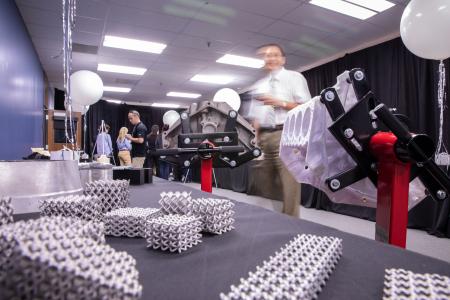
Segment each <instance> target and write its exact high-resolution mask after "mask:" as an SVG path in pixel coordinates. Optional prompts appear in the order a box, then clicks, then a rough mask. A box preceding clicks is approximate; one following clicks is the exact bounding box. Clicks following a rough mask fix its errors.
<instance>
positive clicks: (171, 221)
mask: <svg viewBox="0 0 450 300" xmlns="http://www.w3.org/2000/svg"><path fill="white" fill-rule="evenodd" d="M201 230H202V224H201V222H200V220H199V219H198V218H197V217H195V216H186V215H165V216H162V217H159V218H155V219H150V220H149V221H148V225H147V227H146V239H147V247H149V248H153V249H161V250H163V251H167V250H168V251H170V252H179V253H180V252H182V251H186V250H188V249H189V248H191V247H193V246H195V245H197V244H199V243H201V237H202V235H201V233H200V231H201Z"/></svg>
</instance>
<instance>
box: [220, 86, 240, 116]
mask: <svg viewBox="0 0 450 300" xmlns="http://www.w3.org/2000/svg"><path fill="white" fill-rule="evenodd" d="M213 102H225V103H227V104H228V105H229V106H230V107H231V108H232V109H234V110H235V111H238V110H239V108H240V107H241V97H239V94H238V93H237V92H236V91H235V90H233V89H230V88H223V89H220V90H218V91H217V92H216V94H215V95H214V98H213Z"/></svg>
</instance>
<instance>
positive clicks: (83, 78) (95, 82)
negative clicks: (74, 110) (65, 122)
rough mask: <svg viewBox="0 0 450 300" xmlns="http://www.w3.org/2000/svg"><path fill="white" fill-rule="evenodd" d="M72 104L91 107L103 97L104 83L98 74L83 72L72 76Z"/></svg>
mask: <svg viewBox="0 0 450 300" xmlns="http://www.w3.org/2000/svg"><path fill="white" fill-rule="evenodd" d="M70 89H71V90H70V94H71V98H72V103H76V104H80V105H91V104H94V103H95V102H97V101H98V100H100V98H101V97H102V96H103V81H102V79H101V78H100V76H98V75H97V74H96V73H94V72H91V71H87V70H82V71H77V72H75V73H73V74H72V75H70Z"/></svg>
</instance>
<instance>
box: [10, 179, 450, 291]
mask: <svg viewBox="0 0 450 300" xmlns="http://www.w3.org/2000/svg"><path fill="white" fill-rule="evenodd" d="M154 182H155V183H154V184H152V185H143V186H135V187H132V188H131V206H139V207H158V206H159V205H158V199H159V193H160V192H161V191H183V190H188V191H192V196H193V197H207V196H208V195H209V194H206V193H203V192H201V191H197V190H193V189H191V188H189V187H187V186H183V185H181V184H179V183H174V182H167V181H163V180H161V179H155V180H154ZM235 203H236V206H235V211H236V215H235V219H236V223H235V227H236V229H235V230H233V231H231V232H228V233H225V234H223V235H210V234H204V235H203V238H202V240H203V242H202V243H201V244H200V245H198V246H195V247H194V248H191V249H190V250H188V251H186V252H183V253H181V254H176V253H169V252H162V251H156V250H151V249H147V248H146V242H145V240H144V239H138V238H114V237H108V238H107V243H108V244H110V245H111V246H112V247H114V248H115V249H117V250H120V251H127V252H128V253H129V254H131V255H132V256H133V257H134V258H135V259H136V260H137V268H138V270H139V274H140V275H139V281H140V282H141V284H142V285H143V287H144V288H143V296H142V299H167V300H171V299H197V300H198V299H218V298H219V294H220V293H221V292H228V291H229V288H230V285H231V284H237V283H238V282H239V279H240V278H241V277H247V274H248V272H249V271H254V270H255V268H256V266H257V265H261V264H262V262H263V261H264V260H267V259H268V258H269V256H270V255H273V254H274V253H275V252H276V251H277V250H278V249H280V248H281V247H282V246H284V245H285V244H286V243H288V242H289V241H290V240H291V239H292V238H293V237H295V236H296V235H298V234H302V233H305V234H315V235H319V236H334V237H339V238H341V239H343V248H344V250H343V256H342V258H341V259H340V261H339V263H338V265H337V267H336V269H335V271H334V272H333V274H332V275H331V277H330V279H329V280H328V281H327V284H326V285H325V287H324V288H323V291H322V292H321V293H320V295H319V299H345V300H348V299H381V297H382V292H383V281H384V270H385V269H386V268H404V269H407V270H411V271H413V272H417V273H438V274H441V275H446V276H450V264H449V263H446V262H444V261H440V260H437V259H433V258H430V257H427V256H423V255H420V254H417V253H414V252H410V251H407V250H403V249H400V248H396V247H393V246H390V245H386V244H382V243H380V242H376V241H373V240H369V239H366V238H362V237H359V236H355V235H352V234H348V233H344V232H342V231H339V230H335V229H333V228H330V227H326V226H322V225H319V224H316V223H312V222H308V221H304V220H299V219H296V218H292V217H288V216H285V215H282V214H280V213H276V212H272V211H269V210H266V209H263V208H260V207H256V206H253V205H248V204H244V203H240V202H235ZM29 217H30V215H19V216H16V220H18V219H23V218H29ZM32 217H36V214H34V215H32Z"/></svg>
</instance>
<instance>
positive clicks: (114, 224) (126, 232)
mask: <svg viewBox="0 0 450 300" xmlns="http://www.w3.org/2000/svg"><path fill="white" fill-rule="evenodd" d="M161 215H162V213H161V210H160V209H159V208H140V207H126V208H118V209H115V210H112V211H110V212H108V213H106V214H105V215H104V217H103V222H104V223H105V233H106V234H107V235H112V236H127V237H145V228H146V226H147V221H148V220H149V219H151V218H156V217H159V216H161Z"/></svg>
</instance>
